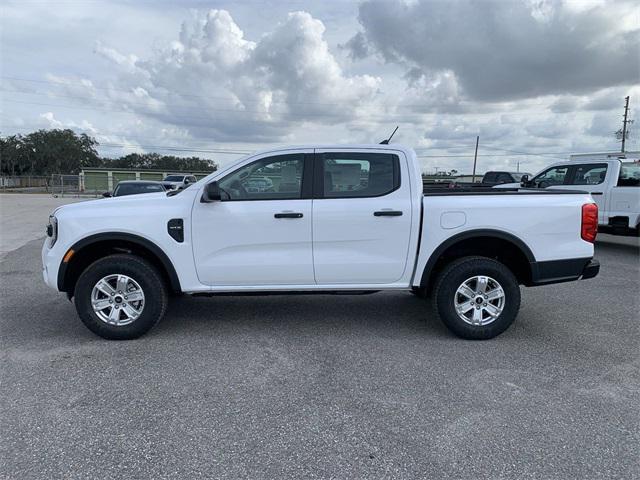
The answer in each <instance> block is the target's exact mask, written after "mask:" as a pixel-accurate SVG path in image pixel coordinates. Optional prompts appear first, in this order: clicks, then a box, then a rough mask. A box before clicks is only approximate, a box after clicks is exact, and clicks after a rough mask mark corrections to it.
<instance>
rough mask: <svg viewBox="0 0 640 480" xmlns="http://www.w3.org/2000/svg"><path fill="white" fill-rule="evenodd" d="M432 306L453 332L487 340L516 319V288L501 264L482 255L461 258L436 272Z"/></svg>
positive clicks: (510, 276) (517, 294)
mask: <svg viewBox="0 0 640 480" xmlns="http://www.w3.org/2000/svg"><path fill="white" fill-rule="evenodd" d="M434 305H435V308H436V310H437V312H438V315H439V317H440V319H441V320H442V322H443V323H444V324H445V325H446V326H447V328H449V330H451V331H452V332H453V333H455V334H456V335H458V336H460V337H462V338H467V339H473V340H484V339H489V338H493V337H495V336H497V335H500V334H501V333H502V332H504V331H505V330H506V329H507V328H509V326H510V325H511V324H512V323H513V321H514V320H515V319H516V316H517V315H518V310H519V309H520V287H519V285H518V280H517V279H516V277H515V276H514V274H513V273H512V272H511V270H509V269H508V268H507V267H506V266H505V265H503V264H502V263H500V262H498V261H496V260H492V259H490V258H486V257H465V258H461V259H459V260H456V261H454V262H452V263H451V264H449V265H447V266H446V267H445V268H444V269H443V271H442V272H441V273H440V275H439V277H438V280H437V283H436V287H435V293H434Z"/></svg>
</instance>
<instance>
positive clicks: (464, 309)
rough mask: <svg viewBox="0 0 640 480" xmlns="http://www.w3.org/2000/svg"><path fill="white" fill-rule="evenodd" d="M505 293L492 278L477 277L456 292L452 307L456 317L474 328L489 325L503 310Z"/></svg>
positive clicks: (463, 284)
mask: <svg viewBox="0 0 640 480" xmlns="http://www.w3.org/2000/svg"><path fill="white" fill-rule="evenodd" d="M504 304H505V293H504V290H503V288H502V286H501V285H500V284H499V283H498V282H497V281H496V280H495V279H493V278H491V277H487V276H484V275H477V276H475V277H471V278H468V279H467V280H465V281H464V282H462V285H460V286H459V287H458V290H456V294H455V296H454V299H453V305H454V307H455V309H456V313H457V314H458V316H459V317H460V318H461V319H462V320H464V321H465V322H466V323H468V324H470V325H474V326H483V325H489V324H490V323H491V322H493V321H494V320H495V319H496V318H498V317H499V316H500V314H501V313H502V311H503V310H504Z"/></svg>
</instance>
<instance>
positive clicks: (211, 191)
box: [200, 182, 222, 203]
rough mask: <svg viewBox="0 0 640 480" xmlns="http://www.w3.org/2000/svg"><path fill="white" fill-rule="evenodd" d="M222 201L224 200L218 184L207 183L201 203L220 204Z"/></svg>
mask: <svg viewBox="0 0 640 480" xmlns="http://www.w3.org/2000/svg"><path fill="white" fill-rule="evenodd" d="M221 200H222V195H221V193H220V187H219V186H218V182H211V183H207V184H206V185H205V186H204V191H203V192H202V197H201V198H200V203H211V202H219V201H221Z"/></svg>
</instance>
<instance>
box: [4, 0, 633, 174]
mask: <svg viewBox="0 0 640 480" xmlns="http://www.w3.org/2000/svg"><path fill="white" fill-rule="evenodd" d="M1 14H2V18H1V21H2V25H1V27H2V38H1V68H2V70H1V78H0V81H1V85H2V87H1V89H0V91H1V92H2V93H1V95H2V100H1V102H0V107H1V112H0V134H1V135H10V134H15V133H28V132H29V131H32V130H35V129H38V128H63V127H65V128H73V129H74V130H76V131H78V132H86V133H89V134H91V135H93V136H95V137H96V139H97V140H98V141H99V142H100V144H101V146H100V152H101V153H102V154H104V155H107V156H118V155H121V154H123V153H129V152H135V151H138V152H142V151H160V152H166V153H173V154H179V155H199V156H203V157H208V158H213V159H215V160H216V161H218V162H219V163H225V162H228V161H230V160H232V159H233V158H237V157H238V156H239V155H241V154H242V153H243V152H248V151H254V150H257V149H261V148H264V147H270V146H273V145H281V144H299V143H371V142H379V141H380V140H382V139H383V138H385V137H386V136H387V135H388V134H389V133H390V132H391V131H392V130H393V128H395V126H396V125H399V126H400V129H399V131H398V133H397V134H396V137H394V141H397V142H401V143H404V144H407V145H409V146H412V147H414V148H416V150H417V152H418V154H419V155H420V158H421V161H422V163H423V167H424V169H425V170H427V171H434V170H435V169H436V168H437V169H439V170H448V169H452V168H455V169H457V170H459V171H461V172H469V171H470V170H471V165H472V156H473V148H474V144H475V138H476V135H479V136H480V157H479V170H480V171H484V170H487V169H490V168H508V169H514V168H515V167H516V163H517V162H520V169H521V170H522V171H531V172H533V171H537V170H538V169H539V168H541V167H543V166H544V165H546V164H548V163H551V162H554V161H557V160H558V159H565V158H567V156H568V153H569V152H589V151H609V150H611V151H613V150H617V149H619V141H617V140H616V139H615V136H614V132H615V131H616V130H617V129H619V128H620V127H621V121H622V113H623V105H624V97H625V96H626V95H630V96H631V107H632V109H631V114H632V117H633V116H635V115H634V113H635V112H637V111H640V4H638V3H637V2H634V1H628V2H627V1H615V2H602V1H590V0H589V1H588V0H584V1H582V0H568V1H558V2H553V1H546V0H523V1H515V0H513V1H510V0H499V1H484V0H483V1H444V0H443V1H432V0H364V1H361V2H350V1H345V2H342V1H329V0H325V1H318V2H313V1H296V0H283V1H259V0H241V1H207V2H205V1H190V0H185V1H181V2H171V1H161V0H158V1H150V0H149V1H144V0H141V1H135V2H134V1H131V2H125V1H117V2H107V1H100V0H56V1H46V0H20V1H11V0H9V1H6V0H5V1H4V2H3V6H2V12H1ZM638 121H639V123H638V124H636V125H633V127H635V128H632V130H631V138H630V140H629V149H635V150H640V138H639V137H640V135H639V132H640V118H639V119H638Z"/></svg>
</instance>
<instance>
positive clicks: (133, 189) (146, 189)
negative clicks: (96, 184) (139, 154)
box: [102, 180, 166, 197]
mask: <svg viewBox="0 0 640 480" xmlns="http://www.w3.org/2000/svg"><path fill="white" fill-rule="evenodd" d="M165 191H166V189H165V188H164V185H163V184H162V183H161V182H154V181H152V180H123V181H121V182H118V184H117V185H116V188H114V189H113V193H111V192H105V193H103V194H102V196H103V197H123V196H125V195H137V194H139V193H157V192H165Z"/></svg>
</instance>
